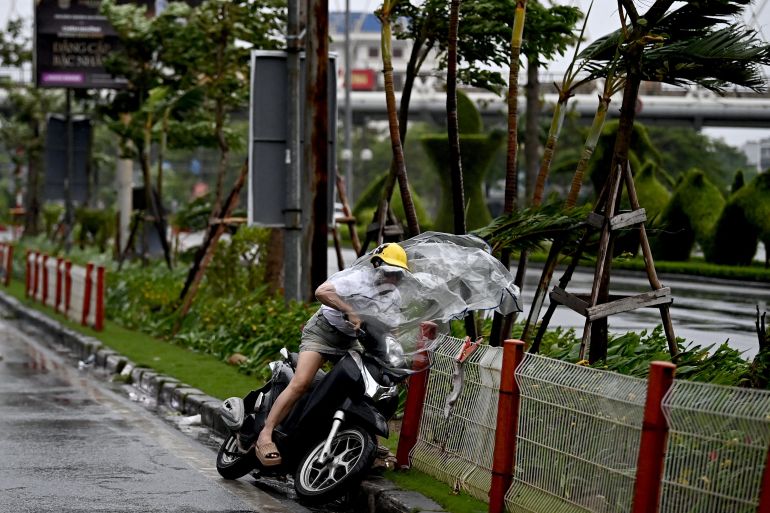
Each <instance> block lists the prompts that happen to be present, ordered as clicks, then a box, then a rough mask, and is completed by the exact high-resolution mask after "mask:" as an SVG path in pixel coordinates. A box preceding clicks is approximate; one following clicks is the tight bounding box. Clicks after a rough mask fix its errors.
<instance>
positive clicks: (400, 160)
mask: <svg viewBox="0 0 770 513" xmlns="http://www.w3.org/2000/svg"><path fill="white" fill-rule="evenodd" d="M396 4H398V0H385V1H384V2H382V6H381V7H380V8H379V9H378V10H377V11H376V12H375V14H376V16H377V18H379V20H380V23H382V38H381V42H380V47H381V51H382V69H383V75H384V78H385V103H386V105H387V108H388V129H389V131H390V144H391V147H392V149H393V161H394V165H395V166H396V176H397V178H398V187H399V190H400V191H401V201H402V203H403V205H404V213H405V215H406V223H407V226H408V229H409V234H410V235H411V236H414V235H417V234H419V233H420V224H419V222H418V221H417V213H416V211H415V209H414V202H413V201H412V194H411V192H410V191H409V180H408V178H407V176H406V163H405V162H404V148H403V146H402V145H401V134H400V131H399V127H398V113H397V111H396V95H395V91H394V86H393V60H392V28H391V17H392V14H393V8H394V7H395V6H396ZM387 202H388V200H387V199H383V200H380V205H379V222H380V226H382V225H383V224H384V223H385V214H386V212H387Z"/></svg>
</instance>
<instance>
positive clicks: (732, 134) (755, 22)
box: [0, 0, 770, 146]
mask: <svg viewBox="0 0 770 513" xmlns="http://www.w3.org/2000/svg"><path fill="white" fill-rule="evenodd" d="M33 1H34V0H0V22H1V23H2V25H0V26H2V27H4V26H5V21H6V20H7V19H8V17H9V16H14V15H21V16H24V17H26V18H29V19H31V18H32V6H33ZM466 1H472V0H466ZM349 2H350V8H351V10H353V11H365V12H373V11H374V10H375V9H376V8H377V7H379V5H381V3H382V2H381V0H349ZM557 3H563V4H569V5H577V6H579V7H581V8H582V9H583V10H584V12H585V10H587V8H588V5H589V3H590V0H558V2H557ZM651 3H652V0H642V2H640V4H644V5H646V6H648V5H650V4H651ZM768 3H770V0H754V2H753V4H752V5H751V6H749V7H748V9H747V10H746V13H745V22H746V23H747V24H748V25H750V26H751V27H753V28H754V29H755V30H757V31H758V32H759V35H760V37H761V38H762V39H763V40H765V41H768V40H770V38H769V37H768V36H770V7H767V4H768ZM329 9H330V10H331V11H344V10H345V0H329ZM642 9H644V8H642ZM619 26H620V22H619V20H618V12H617V0H594V6H593V9H592V11H591V16H590V18H589V20H588V27H587V30H586V32H587V40H588V41H593V40H594V39H596V38H597V37H600V36H602V35H604V34H606V33H607V32H609V31H611V30H614V29H616V28H617V27H619ZM565 67H566V61H562V62H556V63H553V64H552V65H551V67H550V70H549V71H551V72H554V73H558V72H561V71H563V70H564V68H565ZM704 132H705V133H707V134H709V135H711V136H714V137H722V138H724V139H725V140H726V141H727V142H728V143H730V144H733V145H736V146H740V145H741V144H743V143H744V142H746V141H747V140H756V139H760V138H765V137H770V127H768V129H767V130H761V129H738V128H734V129H733V128H730V129H728V128H706V129H704Z"/></svg>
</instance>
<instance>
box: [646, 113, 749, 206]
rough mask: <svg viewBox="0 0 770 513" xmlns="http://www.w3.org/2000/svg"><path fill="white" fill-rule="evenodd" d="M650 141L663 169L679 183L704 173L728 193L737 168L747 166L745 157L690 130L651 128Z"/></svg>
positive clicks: (716, 141) (733, 149)
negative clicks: (689, 175)
mask: <svg viewBox="0 0 770 513" xmlns="http://www.w3.org/2000/svg"><path fill="white" fill-rule="evenodd" d="M647 131H648V133H649V136H650V141H651V142H652V143H653V145H654V146H655V148H657V149H658V151H659V152H660V155H661V160H660V163H661V165H662V166H663V167H664V168H665V169H666V170H667V171H668V172H669V173H671V176H672V178H674V180H676V179H677V178H679V177H680V176H684V175H685V174H686V173H687V171H689V170H690V169H692V168H697V169H700V170H701V171H703V173H704V174H705V175H706V177H708V179H709V180H711V182H712V183H713V184H714V185H716V186H717V187H718V188H719V190H720V191H725V192H726V191H727V188H728V187H729V186H730V183H731V182H732V180H733V173H734V172H735V170H736V169H738V168H742V167H743V168H745V167H747V166H748V163H747V162H746V155H744V153H743V152H742V151H740V150H738V149H737V148H733V147H732V146H728V145H727V144H725V143H724V142H723V141H721V140H719V139H712V138H710V137H708V136H706V135H704V134H702V133H700V132H698V131H697V130H695V129H694V128H691V127H670V126H667V127H659V126H648V127H647Z"/></svg>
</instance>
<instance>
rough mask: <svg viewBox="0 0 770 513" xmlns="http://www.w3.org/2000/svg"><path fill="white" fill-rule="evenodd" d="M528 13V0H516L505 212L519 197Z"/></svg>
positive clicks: (511, 208) (512, 38)
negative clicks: (520, 119) (521, 70)
mask: <svg viewBox="0 0 770 513" xmlns="http://www.w3.org/2000/svg"><path fill="white" fill-rule="evenodd" d="M526 13H527V0H516V13H515V14H514V18H513V32H512V33H511V64H510V70H509V72H508V97H507V98H508V151H507V153H506V160H505V203H504V207H503V209H504V212H505V213H506V214H508V213H511V212H513V210H514V209H515V208H516V201H517V197H518V192H519V189H518V182H519V179H518V169H517V166H516V154H517V151H518V146H519V141H518V133H517V130H518V114H519V67H520V63H519V58H520V56H521V43H522V39H523V35H524V19H525V16H526Z"/></svg>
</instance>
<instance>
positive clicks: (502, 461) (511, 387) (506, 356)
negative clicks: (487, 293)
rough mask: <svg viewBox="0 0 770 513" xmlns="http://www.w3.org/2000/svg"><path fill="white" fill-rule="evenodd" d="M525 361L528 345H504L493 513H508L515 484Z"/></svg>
mask: <svg viewBox="0 0 770 513" xmlns="http://www.w3.org/2000/svg"><path fill="white" fill-rule="evenodd" d="M522 360H524V342H522V341H521V340H506V341H505V343H504V344H503V366H502V368H501V369H500V392H499V396H498V401H497V427H496V428H495V449H494V457H493V460H492V483H491V485H490V487H489V513H502V512H504V511H505V494H506V493H507V492H508V488H510V487H511V483H512V482H513V466H514V462H515V461H516V460H515V454H516V435H517V433H518V430H519V404H520V399H521V392H520V391H519V384H518V383H517V382H516V368H517V367H518V366H519V364H520V363H521V362H522Z"/></svg>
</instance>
